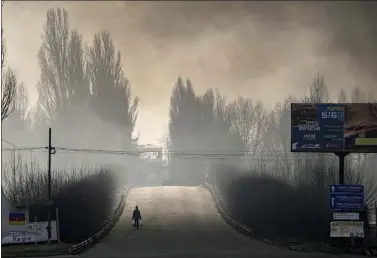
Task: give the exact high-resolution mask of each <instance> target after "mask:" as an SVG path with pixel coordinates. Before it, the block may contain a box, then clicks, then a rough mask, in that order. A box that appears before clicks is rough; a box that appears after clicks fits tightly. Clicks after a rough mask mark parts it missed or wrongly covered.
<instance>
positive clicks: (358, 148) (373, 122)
mask: <svg viewBox="0 0 377 258" xmlns="http://www.w3.org/2000/svg"><path fill="white" fill-rule="evenodd" d="M344 109H345V119H344V151H347V152H373V153H376V152H377V103H366V104H363V103H356V104H345V105H344Z"/></svg>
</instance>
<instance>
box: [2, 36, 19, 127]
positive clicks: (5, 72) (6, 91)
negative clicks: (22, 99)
mask: <svg viewBox="0 0 377 258" xmlns="http://www.w3.org/2000/svg"><path fill="white" fill-rule="evenodd" d="M2 32H3V31H2V30H1V41H2V44H1V73H2V76H3V80H2V84H1V121H3V120H4V119H5V118H7V117H8V116H9V115H10V114H11V113H12V112H13V111H14V105H13V104H12V102H13V99H14V96H15V94H16V87H17V76H16V73H15V71H14V70H13V69H11V68H9V67H7V65H6V48H5V40H4V38H3V33H2Z"/></svg>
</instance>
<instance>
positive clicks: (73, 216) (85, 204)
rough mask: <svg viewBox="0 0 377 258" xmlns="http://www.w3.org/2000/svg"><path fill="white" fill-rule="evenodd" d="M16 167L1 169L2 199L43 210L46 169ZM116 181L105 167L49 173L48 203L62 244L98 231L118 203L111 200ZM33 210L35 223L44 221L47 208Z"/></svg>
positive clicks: (19, 162) (33, 164) (35, 166)
mask: <svg viewBox="0 0 377 258" xmlns="http://www.w3.org/2000/svg"><path fill="white" fill-rule="evenodd" d="M18 164H19V165H18V166H13V167H4V166H3V186H4V192H5V194H6V196H7V197H8V198H9V200H10V201H11V203H12V204H13V205H14V206H23V207H25V206H28V207H30V206H31V205H33V206H34V207H36V206H42V207H43V206H44V205H45V203H46V200H47V198H48V194H47V193H48V192H47V191H48V190H47V189H48V188H47V185H48V174H47V170H46V168H45V167H42V166H40V165H39V164H37V163H35V162H29V163H25V162H22V160H21V159H19V160H18ZM16 167H17V168H16ZM15 168H16V169H15ZM13 172H15V173H13ZM14 175H15V177H14ZM116 182H117V180H116V173H114V172H113V171H110V170H109V169H106V168H91V169H90V168H80V169H77V168H72V169H71V170H69V169H67V168H64V169H59V168H55V169H53V170H52V200H53V202H54V207H57V208H58V210H59V222H60V238H61V240H62V241H65V242H70V243H77V242H80V241H82V240H84V239H86V238H88V237H90V236H92V235H93V234H95V233H97V232H98V231H100V230H101V229H102V227H103V225H104V223H105V222H106V221H107V219H108V217H109V215H110V214H111V213H112V212H113V210H114V206H115V201H118V200H115V196H116V194H117V191H118V190H119V188H118V185H117V184H116ZM37 210H38V209H34V212H36V214H38V213H39V214H38V220H45V219H46V218H47V214H46V210H47V209H46V208H42V209H39V211H37ZM53 213H54V212H53Z"/></svg>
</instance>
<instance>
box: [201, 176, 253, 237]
mask: <svg viewBox="0 0 377 258" xmlns="http://www.w3.org/2000/svg"><path fill="white" fill-rule="evenodd" d="M203 186H204V187H206V188H207V189H208V190H209V192H210V193H211V195H212V198H213V200H214V202H215V205H216V208H217V211H218V212H219V214H220V215H221V216H222V218H223V219H224V220H225V221H226V222H227V223H228V224H229V225H231V226H232V227H234V228H235V229H237V230H239V231H241V232H245V233H248V234H254V231H253V230H252V229H251V228H249V227H246V226H245V225H242V224H240V223H238V222H237V221H235V220H233V219H232V217H231V216H230V215H229V213H228V212H227V211H226V209H225V208H224V207H223V205H222V204H221V201H220V200H221V196H220V195H219V194H218V192H217V190H216V188H215V187H214V186H212V185H210V184H208V183H204V184H203Z"/></svg>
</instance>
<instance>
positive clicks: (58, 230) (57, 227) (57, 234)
mask: <svg viewBox="0 0 377 258" xmlns="http://www.w3.org/2000/svg"><path fill="white" fill-rule="evenodd" d="M59 227H60V225H59V209H58V208H56V237H57V240H58V243H59V242H60V229H59Z"/></svg>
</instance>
